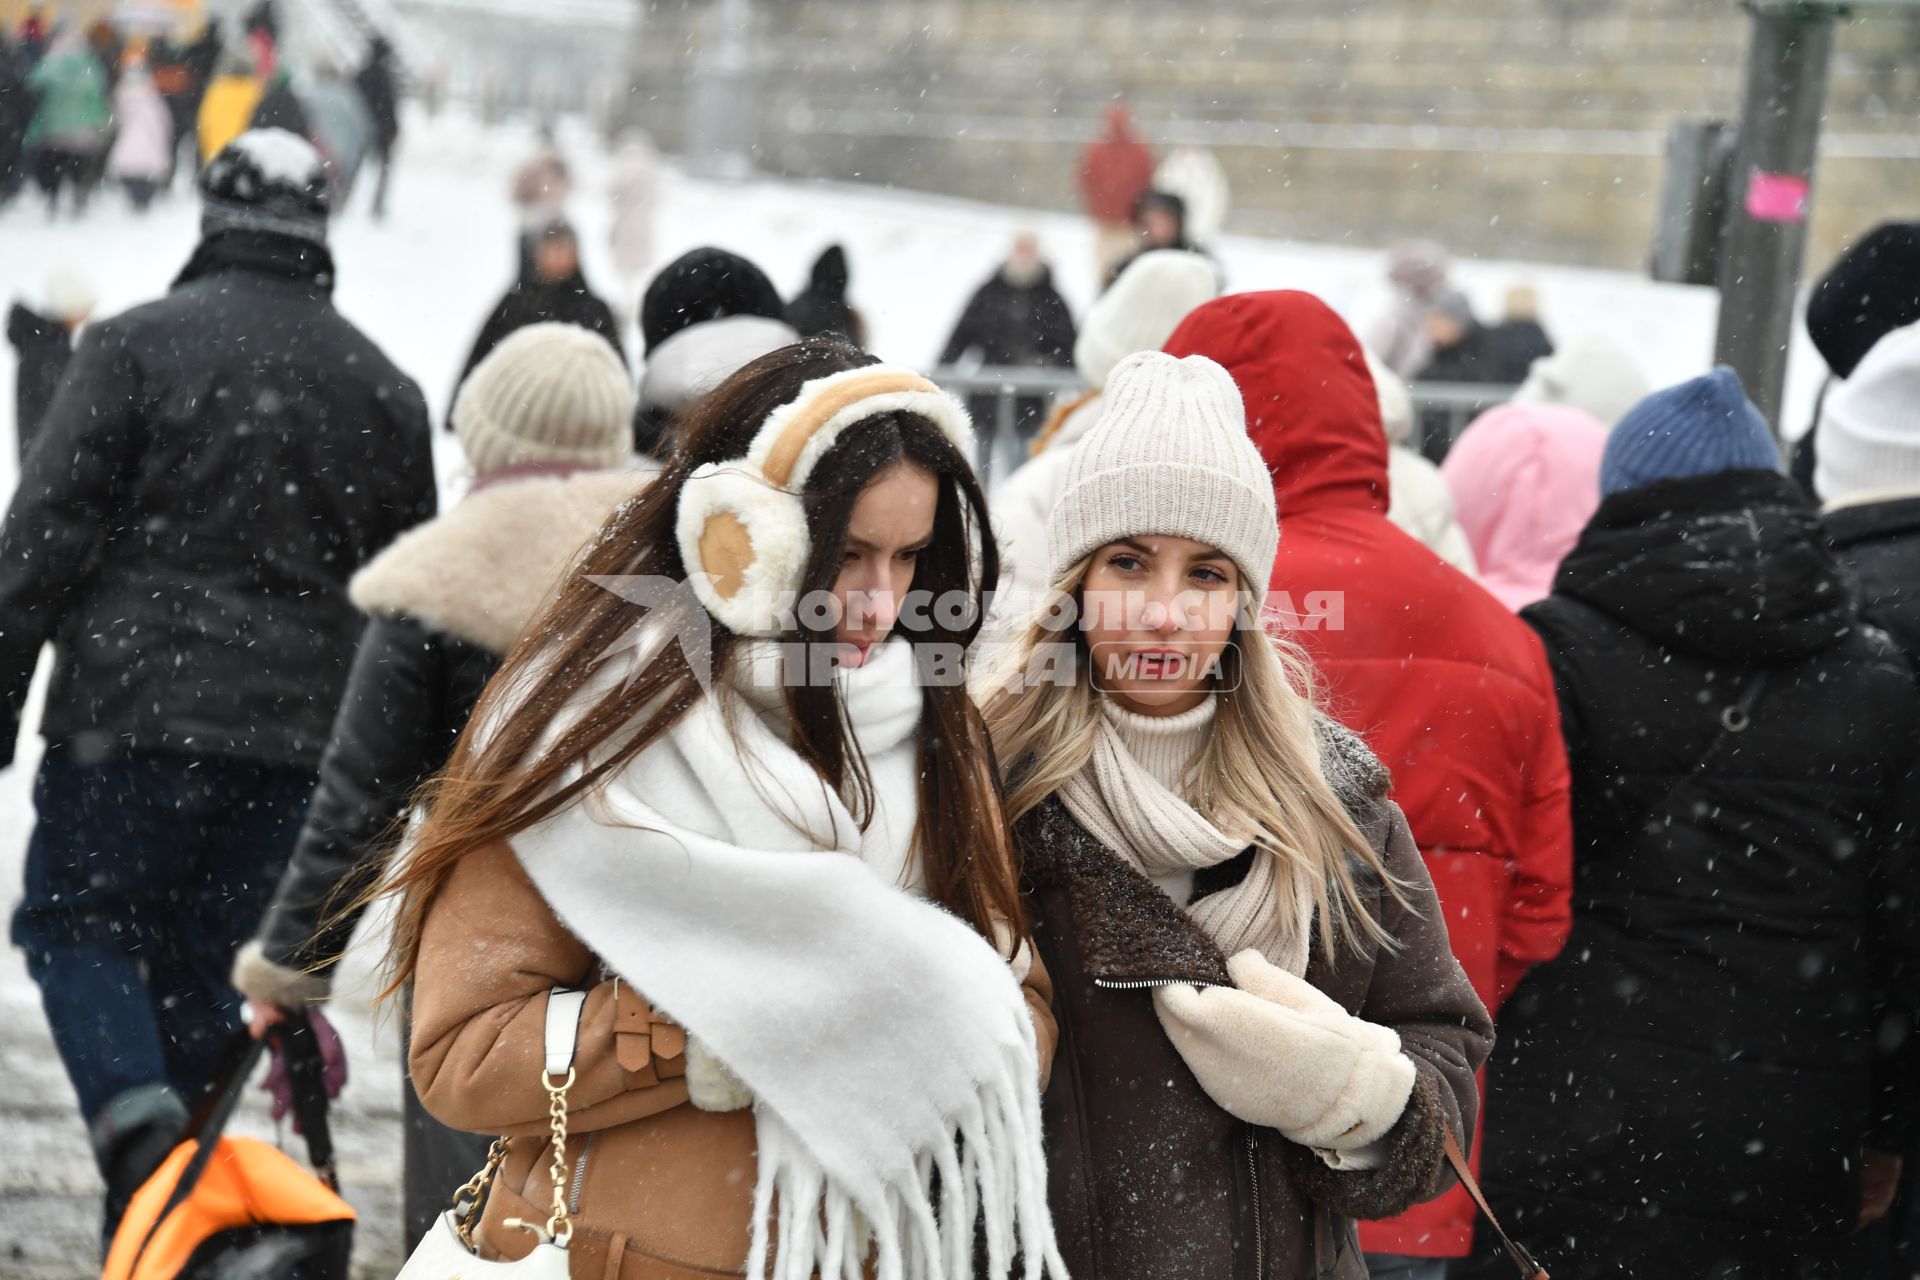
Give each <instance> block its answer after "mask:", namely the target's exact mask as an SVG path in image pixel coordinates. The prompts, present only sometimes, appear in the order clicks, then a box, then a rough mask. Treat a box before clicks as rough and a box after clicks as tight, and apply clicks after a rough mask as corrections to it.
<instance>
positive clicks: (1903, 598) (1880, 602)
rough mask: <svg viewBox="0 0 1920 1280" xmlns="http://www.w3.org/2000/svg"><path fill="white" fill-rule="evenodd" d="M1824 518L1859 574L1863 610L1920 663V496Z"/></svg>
mask: <svg viewBox="0 0 1920 1280" xmlns="http://www.w3.org/2000/svg"><path fill="white" fill-rule="evenodd" d="M1821 523H1822V524H1823V525H1824V526H1825V527H1826V530H1827V545H1828V546H1829V547H1832V548H1833V554H1834V556H1835V557H1836V558H1837V559H1838V560H1839V561H1840V563H1841V564H1842V565H1844V566H1845V567H1846V568H1847V570H1848V571H1849V572H1850V573H1852V574H1853V578H1854V586H1855V590H1856V592H1857V593H1858V595H1859V597H1860V616H1862V617H1863V618H1865V619H1866V620H1867V621H1868V622H1871V623H1872V624H1873V625H1874V626H1876V627H1879V628H1880V629H1881V630H1882V631H1885V632H1886V633H1887V634H1888V635H1891V636H1892V637H1893V639H1894V643H1896V644H1898V645H1899V646H1900V648H1901V649H1902V650H1903V651H1904V652H1905V653H1906V655H1907V656H1908V657H1909V658H1911V659H1913V660H1914V661H1915V662H1917V663H1920V497H1915V498H1901V499H1898V500H1896V501H1893V502H1870V503H1866V504H1863V505H1861V506H1857V507H1842V508H1840V509H1839V510H1837V511H1830V512H1828V513H1827V515H1826V517H1825V518H1824V519H1823V520H1822V521H1821Z"/></svg>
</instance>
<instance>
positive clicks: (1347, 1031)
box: [1153, 950, 1414, 1151]
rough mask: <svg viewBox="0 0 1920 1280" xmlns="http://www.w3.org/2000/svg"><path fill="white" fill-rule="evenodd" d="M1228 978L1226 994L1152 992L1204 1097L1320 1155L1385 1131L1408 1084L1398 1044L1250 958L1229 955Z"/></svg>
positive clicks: (1408, 1065)
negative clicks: (1322, 1151)
mask: <svg viewBox="0 0 1920 1280" xmlns="http://www.w3.org/2000/svg"><path fill="white" fill-rule="evenodd" d="M1227 973H1228V975H1229V976H1230V977H1231V978H1232V979H1233V981H1234V984H1235V985H1234V986H1231V987H1192V986H1187V985H1184V984H1181V985H1176V986H1171V987H1160V988H1157V989H1155V991H1154V993H1153V1004H1154V1011H1155V1013H1157V1014H1158V1015H1159V1017H1160V1025H1161V1027H1163V1028H1164V1029H1165V1030H1166V1033H1167V1039H1169V1040H1170V1041H1172V1042H1173V1046H1174V1048H1175V1049H1177V1050H1178V1051H1179V1053H1180V1056H1181V1057H1182V1058H1183V1059H1185V1060H1186V1064H1187V1066H1188V1068H1189V1069H1190V1070H1192V1072H1193V1075H1194V1078H1195V1079H1196V1080H1198V1081H1199V1082H1200V1087H1201V1088H1202V1089H1204V1090H1205V1091H1206V1093H1207V1096H1208V1097H1210V1098H1212V1099H1213V1100H1214V1101H1215V1102H1216V1103H1218V1104H1219V1105H1220V1106H1221V1107H1222V1108H1223V1109H1224V1110H1226V1111H1227V1112H1229V1113H1230V1114H1232V1115H1234V1116H1235V1117H1237V1118H1239V1119H1241V1120H1244V1121H1246V1122H1247V1123H1248V1124H1257V1125H1261V1126H1263V1127H1266V1128H1270V1129H1278V1130H1279V1131H1280V1132H1281V1133H1282V1134H1283V1135H1285V1136H1286V1137H1287V1138H1289V1139H1291V1140H1292V1141H1294V1142H1297V1143H1299V1144H1300V1145H1301V1146H1304V1147H1313V1148H1316V1149H1320V1150H1328V1151H1352V1150H1356V1149H1358V1148H1360V1147H1364V1146H1367V1145H1368V1144H1370V1143H1372V1142H1374V1141H1376V1140H1377V1139H1379V1138H1381V1137H1384V1136H1385V1135H1386V1133H1387V1131H1388V1130H1390V1129H1391V1128H1393V1126H1394V1124H1395V1123H1396V1122H1397V1121H1398V1120H1399V1119H1400V1114H1401V1112H1403V1111H1405V1110H1406V1107H1407V1099H1408V1097H1410V1096H1411V1095H1412V1093H1413V1082H1414V1068H1413V1062H1412V1060H1411V1059H1409V1058H1408V1057H1407V1056H1406V1055H1405V1054H1403V1053H1401V1052H1400V1037H1399V1036H1397V1035H1395V1034H1394V1032H1393V1031H1392V1030H1391V1029H1390V1028H1387V1027H1383V1026H1380V1025H1379V1024H1377V1023H1372V1022H1368V1021H1366V1020H1364V1019H1362V1018H1356V1017H1354V1016H1353V1015H1352V1014H1350V1013H1348V1012H1347V1011H1346V1010H1344V1009H1342V1008H1341V1007H1340V1006H1339V1005H1338V1004H1337V1003H1335V1002H1334V1001H1333V1000H1331V999H1329V998H1328V997H1327V996H1326V995H1325V994H1324V993H1323V992H1321V991H1319V990H1318V989H1317V988H1315V987H1314V986H1313V985H1312V984H1311V983H1309V982H1307V981H1305V980H1304V979H1301V978H1297V977H1295V976H1294V975H1292V974H1290V973H1288V972H1286V971H1285V970H1283V969H1278V968H1275V967H1274V966H1273V965H1272V964H1270V963H1268V961H1267V959H1266V957H1264V956H1262V955H1261V954H1260V953H1259V952H1257V951H1251V950H1249V951H1243V952H1241V953H1240V954H1239V955H1236V956H1234V957H1233V958H1232V959H1231V960H1229V961H1228V962H1227Z"/></svg>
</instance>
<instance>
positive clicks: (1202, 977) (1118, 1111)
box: [1016, 727, 1493, 1280]
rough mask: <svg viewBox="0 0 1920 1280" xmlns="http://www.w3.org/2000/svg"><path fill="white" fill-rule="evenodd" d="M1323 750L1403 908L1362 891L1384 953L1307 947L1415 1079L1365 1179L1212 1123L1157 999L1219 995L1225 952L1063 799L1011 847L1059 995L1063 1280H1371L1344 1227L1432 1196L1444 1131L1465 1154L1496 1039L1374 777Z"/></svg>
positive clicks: (1057, 1159)
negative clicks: (1201, 990) (1200, 990)
mask: <svg viewBox="0 0 1920 1280" xmlns="http://www.w3.org/2000/svg"><path fill="white" fill-rule="evenodd" d="M1328 744H1329V748H1328V749H1329V750H1330V751H1331V752H1332V753H1333V754H1334V756H1335V758H1336V759H1340V760H1341V761H1342V763H1343V764H1344V766H1345V767H1344V768H1343V769H1342V770H1341V776H1343V777H1345V778H1347V779H1349V780H1350V781H1349V783H1348V785H1347V786H1346V787H1345V789H1344V790H1343V793H1342V799H1343V800H1344V801H1345V802H1346V804H1347V807H1348V809H1349V810H1350V811H1351V812H1352V813H1353V816H1354V820H1355V821H1356V822H1357V823H1358V824H1359V826H1360V829H1361V831H1362V833H1363V834H1365V835H1366V837H1367V838H1368V840H1369V841H1370V842H1371V844H1372V847H1373V849H1374V851H1375V852H1376V853H1377V854H1378V855H1379V856H1380V858H1381V860H1382V862H1383V863H1384V864H1385V865H1386V867H1387V869H1388V871H1389V872H1391V873H1392V874H1393V875H1394V876H1396V877H1398V878H1399V879H1400V880H1401V881H1402V882H1403V883H1404V885H1405V886H1406V894H1407V897H1408V899H1409V900H1410V902H1411V903H1412V907H1411V908H1408V907H1404V906H1402V905H1401V904H1399V903H1398V902H1396V901H1394V900H1393V899H1392V898H1391V897H1389V896H1387V895H1386V894H1385V893H1383V892H1381V891H1380V886H1379V883H1378V881H1377V880H1375V881H1374V882H1373V884H1372V886H1371V889H1370V891H1369V894H1368V896H1369V898H1370V903H1369V909H1370V910H1372V911H1373V912H1374V914H1375V918H1376V919H1377V920H1379V922H1380V923H1381V924H1382V925H1383V926H1384V927H1385V929H1386V930H1387V932H1388V934H1389V935H1390V936H1391V937H1393V938H1394V939H1395V941H1396V943H1397V944H1398V945H1397V947H1395V948H1383V947H1379V946H1377V945H1374V944H1371V943H1369V944H1367V945H1366V946H1365V948H1364V952H1363V953H1361V954H1355V953H1352V952H1347V951H1343V952H1341V953H1339V954H1337V955H1334V956H1328V955H1326V954H1325V953H1324V952H1322V950H1321V949H1320V947H1319V946H1318V944H1317V943H1316V944H1315V946H1314V948H1313V952H1312V956H1311V959H1310V960H1309V963H1308V966H1307V972H1306V978H1307V980H1308V981H1309V982H1311V983H1312V984H1313V985H1314V986H1316V987H1318V988H1319V989H1320V990H1321V991H1323V992H1325V993H1326V994H1327V995H1328V996H1330V997H1331V998H1332V999H1333V1000H1335V1001H1336V1002H1337V1003H1339V1004H1340V1005H1341V1006H1342V1007H1343V1008H1345V1009H1346V1010H1347V1011H1348V1012H1349V1013H1352V1014H1355V1015H1356V1016H1358V1017H1361V1018H1364V1019H1366V1020H1368V1021H1370V1022H1377V1023H1381V1024H1383V1025H1385V1026H1388V1027H1391V1028H1393V1029H1394V1030H1395V1031H1396V1032H1398V1033H1399V1035H1400V1038H1401V1045H1402V1048H1403V1050H1404V1051H1405V1052H1406V1054H1407V1055H1408V1056H1409V1057H1410V1058H1411V1059H1412V1060H1413V1063H1414V1066H1415V1069H1416V1071H1417V1076H1416V1080H1415V1084H1414V1089H1413V1094H1412V1096H1411V1097H1410V1098H1409V1100H1408V1102H1407V1109H1406V1111H1405V1113H1404V1114H1403V1115H1402V1116H1401V1118H1400V1121H1399V1123H1397V1124H1396V1125H1395V1126H1394V1127H1393V1128H1392V1129H1391V1130H1390V1131H1389V1132H1388V1133H1387V1135H1386V1137H1385V1138H1384V1139H1382V1144H1383V1147H1384V1150H1383V1151H1382V1153H1381V1155H1382V1160H1381V1164H1380V1167H1379V1168H1377V1169H1375V1170H1372V1171H1368V1172H1359V1171H1348V1172H1335V1171H1334V1170H1333V1169H1331V1168H1329V1167H1327V1165H1326V1164H1325V1163H1324V1162H1323V1161H1322V1160H1321V1159H1320V1158H1319V1157H1318V1156H1316V1155H1314V1154H1313V1153H1312V1152H1310V1151H1308V1150H1307V1149H1306V1148H1304V1147H1300V1146H1297V1145H1295V1144H1294V1143H1292V1142H1289V1141H1287V1140H1286V1139H1285V1138H1283V1137H1281V1135H1280V1134H1279V1132H1278V1131H1276V1130H1273V1129H1268V1128H1260V1127H1255V1126H1252V1125H1248V1124H1245V1123H1243V1122H1241V1121H1239V1120H1237V1119H1235V1118H1234V1117H1233V1115H1231V1114H1230V1113H1228V1112H1227V1111H1225V1110H1224V1109H1223V1108H1221V1107H1220V1106H1219V1105H1218V1104H1217V1103H1215V1102H1214V1101H1213V1100H1212V1098H1210V1097H1209V1096H1208V1095H1207V1094H1206V1092H1205V1091H1204V1090H1203V1089H1202V1088H1201V1087H1200V1084H1199V1082H1198V1081H1197V1080H1195V1078H1194V1076H1193V1073H1192V1071H1191V1070H1190V1069H1189V1068H1188V1067H1187V1065H1186V1062H1185V1061H1184V1060H1183V1059H1182V1058H1181V1056H1180V1053H1179V1051H1178V1050H1177V1049H1175V1048H1174V1046H1173V1043H1172V1041H1170V1040H1169V1039H1168V1038H1167V1035H1166V1032H1165V1031H1164V1030H1163V1029H1162V1028H1161V1025H1160V1021H1159V1018H1158V1016H1157V1015H1156V1014H1155V1012H1154V1006H1153V998H1152V988H1154V987H1160V986H1169V985H1173V984H1175V983H1180V982H1192V983H1197V984H1202V985H1208V984H1211V985H1225V984H1226V983H1228V982H1229V978H1228V976H1227V969H1226V958H1225V957H1224V956H1223V955H1221V953H1220V950H1219V948H1218V947H1217V946H1215V945H1214V943H1213V941H1212V940H1211V939H1210V938H1209V937H1208V936H1207V935H1206V934H1205V933H1203V932H1202V931H1201V930H1200V928H1199V926H1197V925H1195V924H1194V923H1193V921H1192V919H1191V918H1190V917H1189V916H1188V915H1187V914H1186V913H1185V912H1183V911H1181V910H1180V909H1179V908H1178V907H1177V906H1175V905H1174V902H1173V899H1171V898H1169V897H1168V896H1167V895H1166V894H1165V893H1164V892H1162V891H1161V890H1160V889H1159V888H1158V887H1157V886H1156V885H1154V883H1153V882H1152V881H1150V880H1148V879H1147V878H1146V877H1145V876H1143V875H1141V874H1140V873H1139V872H1138V871H1135V870H1134V869H1133V868H1132V867H1131V866H1129V865H1128V864H1127V863H1126V862H1125V861H1123V860H1122V859H1121V858H1120V856H1119V855H1118V854H1115V853H1113V852H1112V851H1111V850H1109V849H1107V848H1106V847H1105V846H1104V845H1102V844H1101V843H1100V842H1099V841H1097V840H1096V839H1094V837H1093V836H1091V835H1089V834H1088V833H1087V832H1086V830H1085V829H1084V828H1083V827H1081V826H1080V825H1079V824H1078V823H1077V822H1076V821H1074V819H1073V817H1072V816H1071V815H1070V814H1069V813H1068V812H1067V810H1066V808H1065V806H1063V805H1062V804H1061V803H1060V802H1059V801H1058V800H1057V799H1053V800H1048V801H1047V802H1045V803H1044V804H1042V805H1041V806H1040V807H1039V808H1037V809H1035V810H1034V811H1033V812H1032V813H1030V814H1028V815H1027V816H1026V817H1025V818H1023V819H1021V821H1020V824H1019V825H1018V827H1017V828H1016V833H1017V836H1018V838H1019V843H1020V849H1021V858H1022V874H1023V877H1024V879H1025V881H1026V884H1027V888H1028V891H1029V894H1030V900H1031V903H1032V917H1033V925H1034V941H1035V943H1036V945H1037V947H1038V950H1039V952H1040V957H1041V960H1042V961H1043V962H1044V963H1045V964H1046V966H1047V971H1048V973H1049V974H1050V975H1051V976H1052V978H1053V986H1054V999H1053V1010H1054V1017H1055V1020H1056V1023H1057V1026H1058V1028H1059V1041H1058V1047H1057V1048H1056V1050H1055V1052H1054V1059H1053V1070H1052V1076H1051V1079H1050V1081H1049V1083H1048V1085H1047V1090H1046V1093H1045V1095H1044V1098H1043V1100H1042V1109H1043V1118H1044V1121H1045V1124H1046V1142H1047V1166H1048V1168H1047V1177H1048V1188H1049V1189H1048V1202H1049V1205H1050V1207H1051V1208H1052V1210H1053V1219H1054V1229H1055V1231H1056V1233H1057V1235H1058V1238H1059V1241H1060V1249H1061V1252H1062V1255H1063V1256H1064V1258H1065V1260H1066V1263H1067V1267H1068V1270H1069V1271H1070V1272H1071V1273H1072V1274H1073V1276H1074V1278H1075V1280H1170V1278H1172V1277H1188V1276H1191V1277H1196V1280H1198V1278H1201V1277H1204V1278H1205V1280H1306V1278H1307V1277H1322V1276H1324V1277H1332V1278H1337V1280H1364V1277H1365V1276H1366V1274H1367V1269H1366V1265H1365V1263H1364V1262H1363V1260H1362V1258H1361V1254H1360V1246H1359V1240H1358V1238H1357V1236H1356V1233H1355V1230H1354V1219H1355V1218H1360V1217H1366V1218H1379V1217H1389V1216H1391V1215H1393V1214H1396V1213H1399V1212H1401V1211H1402V1210H1404V1209H1406V1208H1407V1207H1408V1206H1410V1205H1412V1204H1414V1203H1415V1202H1416V1201H1419V1200H1424V1199H1428V1198H1430V1197H1432V1196H1435V1195H1438V1194H1439V1193H1440V1192H1441V1191H1443V1190H1445V1189H1446V1187H1447V1186H1448V1185H1449V1184H1450V1182H1451V1180H1452V1175H1451V1173H1450V1172H1449V1171H1448V1169H1447V1166H1446V1165H1445V1163H1444V1159H1443V1154H1442V1153H1443V1150H1444V1135H1445V1130H1446V1129H1447V1128H1452V1129H1453V1130H1454V1132H1455V1133H1456V1134H1458V1135H1459V1136H1460V1139H1461V1141H1462V1143H1463V1144H1467V1143H1471V1141H1472V1137H1473V1126H1474V1117H1475V1111H1476V1109H1477V1108H1478V1105H1479V1098H1478V1096H1477V1094H1476V1093H1475V1090H1474V1072H1475V1070H1477V1069H1478V1068H1479V1066H1480V1064H1481V1063H1482V1062H1483V1061H1485V1059H1486V1056H1487V1048H1488V1043H1489V1041H1490V1040H1491V1038H1492V1031H1493V1028H1492V1024H1491V1023H1490V1021H1489V1020H1488V1018H1487V1013H1486V1010H1485V1008H1484V1007H1483V1006H1482V1005H1481V1003H1480V1000H1479V998H1478V997H1477V996H1475V995H1474V993H1473V987H1472V986H1471V985H1470V984H1469V983H1468V982H1467V978H1466V974H1465V973H1464V972H1463V971H1462V970H1461V968H1460V965H1459V962H1458V961H1456V960H1455V959H1454V957H1453V954H1452V952H1451V951H1450V950H1449V949H1448V946H1447V933H1446V923H1445V921H1444V920H1442V919H1441V912H1440V908H1439V903H1438V901H1437V900H1436V899H1435V898H1434V894H1433V884H1432V881H1431V880H1430V879H1429V878H1428V876H1427V870H1426V866H1425V864H1424V863H1422V861H1421V859H1420V851H1419V849H1418V848H1417V847H1416V846H1415V845H1414V843H1413V837H1412V836H1411V835H1410V834H1409V833H1408V831H1407V823H1406V818H1405V817H1404V816H1402V815H1401V813H1400V810H1399V809H1398V807H1396V806H1395V805H1394V804H1392V803H1391V802H1390V801H1388V800H1387V799H1386V790H1387V781H1388V780H1387V775H1386V770H1385V769H1383V768H1382V767H1381V766H1380V764H1379V762H1378V761H1376V760H1375V759H1374V758H1373V756H1372V753H1371V752H1369V751H1368V750H1367V748H1366V747H1365V746H1364V745H1362V744H1361V743H1360V741H1359V739H1358V738H1356V737H1354V736H1353V735H1351V734H1349V733H1346V732H1344V731H1343V730H1340V729H1338V728H1334V727H1329V729H1328ZM1251 862H1252V859H1251V855H1250V854H1242V855H1241V856H1240V857H1239V858H1235V859H1233V860H1231V861H1229V862H1226V863H1223V864H1221V865H1219V866H1217V867H1209V868H1207V869H1206V870H1204V871H1202V872H1201V873H1200V874H1199V877H1198V879H1197V883H1196V886H1195V892H1196V893H1197V894H1206V893H1212V892H1215V891H1217V890H1219V889H1223V888H1226V887H1228V886H1230V885H1232V884H1233V883H1235V882H1236V881H1237V880H1239V879H1241V878H1244V877H1245V875H1246V874H1247V870H1248V868H1249V867H1250V866H1251ZM1274 1069H1275V1070H1276V1071H1280V1072H1284V1071H1285V1070H1286V1069H1287V1066H1286V1064H1285V1063H1283V1062H1282V1063H1275V1064H1274Z"/></svg>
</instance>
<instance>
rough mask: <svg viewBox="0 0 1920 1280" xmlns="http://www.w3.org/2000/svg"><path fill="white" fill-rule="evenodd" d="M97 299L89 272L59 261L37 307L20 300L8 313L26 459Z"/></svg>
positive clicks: (17, 434) (19, 437) (21, 450)
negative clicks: (75, 338)
mask: <svg viewBox="0 0 1920 1280" xmlns="http://www.w3.org/2000/svg"><path fill="white" fill-rule="evenodd" d="M98 303H99V299H98V297H97V296H96V295H95V293H94V290H93V285H92V283H91V282H89V281H88V280H87V278H86V277H85V276H84V275H82V274H80V272H79V271H77V270H75V269H74V268H72V267H56V268H55V269H54V270H52V271H50V272H48V273H47V281H46V284H45V286H44V287H42V289H41V290H40V299H39V305H38V306H37V307H34V306H28V305H27V304H26V303H25V302H15V303H14V304H13V308H12V310H11V311H9V312H8V313H7V341H8V343H10V344H11V345H12V347H13V351H14V367H13V423H14V427H13V433H14V445H15V450H16V452H17V454H18V456H19V457H20V459H21V461H23V462H24V461H25V460H26V456H27V451H28V450H29V449H30V448H32V446H33V441H34V438H35V437H36V436H37V435H38V434H39V431H40V422H41V420H42V419H43V418H45V417H46V416H47V406H48V405H50V404H52V403H53V392H54V389H55V388H56V387H58V386H59V385H60V377H61V375H62V374H64V373H65V372H66V369H67V361H68V360H69V359H71V358H72V356H73V340H74V336H75V335H76V334H78V333H79V332H80V326H82V325H84V324H85V323H86V322H87V321H88V319H89V318H91V317H92V315H93V309H94V307H95V306H97V305H98Z"/></svg>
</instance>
